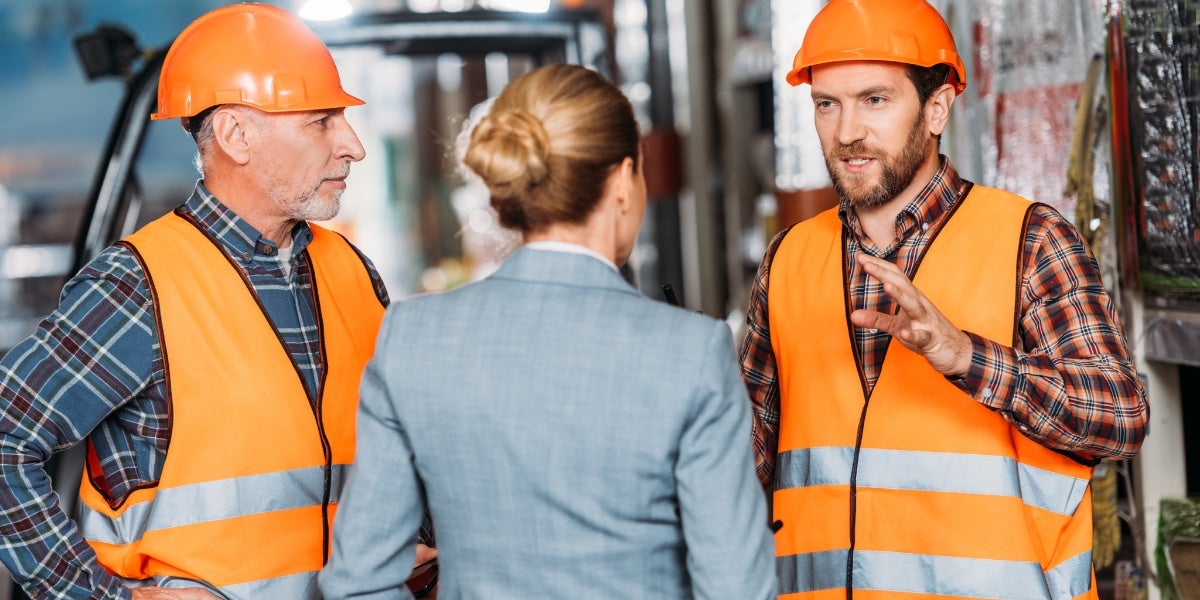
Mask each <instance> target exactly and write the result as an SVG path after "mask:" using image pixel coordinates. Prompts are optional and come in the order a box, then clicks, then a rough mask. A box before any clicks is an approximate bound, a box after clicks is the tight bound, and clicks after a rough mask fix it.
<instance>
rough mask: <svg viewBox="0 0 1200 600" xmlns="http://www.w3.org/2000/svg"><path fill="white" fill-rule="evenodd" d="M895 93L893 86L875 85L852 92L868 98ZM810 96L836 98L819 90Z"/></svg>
mask: <svg viewBox="0 0 1200 600" xmlns="http://www.w3.org/2000/svg"><path fill="white" fill-rule="evenodd" d="M895 93H896V88H895V86H890V85H876V86H872V87H869V88H867V89H865V90H859V91H858V92H856V93H855V94H854V97H856V98H870V97H871V96H884V95H892V94H895ZM812 98H813V100H836V98H834V97H833V96H831V95H829V94H825V93H821V92H814V93H813V95H812Z"/></svg>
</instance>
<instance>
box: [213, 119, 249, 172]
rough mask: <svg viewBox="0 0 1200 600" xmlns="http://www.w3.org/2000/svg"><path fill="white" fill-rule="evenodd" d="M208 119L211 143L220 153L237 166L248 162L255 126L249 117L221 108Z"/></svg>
mask: <svg viewBox="0 0 1200 600" xmlns="http://www.w3.org/2000/svg"><path fill="white" fill-rule="evenodd" d="M209 118H210V119H211V120H212V128H213V141H214V142H215V144H216V146H217V147H218V148H220V149H221V152H223V153H224V154H225V155H227V156H228V157H229V159H230V160H232V161H233V162H235V163H237V164H239V165H244V164H246V163H248V162H250V150H251V145H252V144H251V142H252V141H253V139H254V134H255V126H256V124H255V123H253V122H252V121H251V119H250V115H247V114H245V113H243V112H242V111H239V110H234V109H232V108H221V109H218V110H217V111H216V112H214V113H213V114H212V116H211V117H209Z"/></svg>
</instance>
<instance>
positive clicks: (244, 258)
mask: <svg viewBox="0 0 1200 600" xmlns="http://www.w3.org/2000/svg"><path fill="white" fill-rule="evenodd" d="M242 262H244V263H248V262H250V253H249V252H243V253H242Z"/></svg>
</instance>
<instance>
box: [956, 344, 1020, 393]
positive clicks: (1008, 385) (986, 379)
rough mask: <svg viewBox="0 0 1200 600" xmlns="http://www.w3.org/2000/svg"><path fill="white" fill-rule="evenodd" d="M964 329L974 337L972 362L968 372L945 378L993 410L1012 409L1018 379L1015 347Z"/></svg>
mask: <svg viewBox="0 0 1200 600" xmlns="http://www.w3.org/2000/svg"><path fill="white" fill-rule="evenodd" d="M964 333H966V334H967V337H969V338H971V366H970V368H969V369H967V372H966V374H964V375H961V376H955V377H947V378H946V379H947V380H948V381H950V383H952V384H954V385H955V386H956V387H958V389H960V390H962V391H964V392H966V393H967V395H969V396H971V397H972V398H974V399H975V400H976V401H977V402H979V403H980V404H982V405H984V406H986V407H988V408H991V409H992V410H997V411H1002V412H1007V411H1011V410H1012V408H1013V407H1012V406H1011V405H1012V402H1013V399H1014V397H1015V396H1016V394H1015V389H1014V386H1015V385H1016V382H1017V381H1019V369H1020V367H1019V366H1018V365H1019V361H1018V360H1017V356H1016V351H1015V350H1013V349H1012V348H1008V347H1006V346H1001V345H1000V344H997V343H996V342H993V341H992V340H989V339H987V338H985V337H982V336H980V335H977V334H974V333H971V332H969V331H967V332H964Z"/></svg>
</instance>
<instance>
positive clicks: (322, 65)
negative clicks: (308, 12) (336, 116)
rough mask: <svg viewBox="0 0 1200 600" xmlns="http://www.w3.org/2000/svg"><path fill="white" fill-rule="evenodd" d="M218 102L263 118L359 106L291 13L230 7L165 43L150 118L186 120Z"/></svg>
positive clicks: (257, 6)
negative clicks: (262, 114) (250, 110)
mask: <svg viewBox="0 0 1200 600" xmlns="http://www.w3.org/2000/svg"><path fill="white" fill-rule="evenodd" d="M218 104H246V105H249V106H253V107H255V108H258V109H261V110H264V111H267V112H284V111H295V110H320V109H326V108H340V107H345V106H357V105H359V104H363V101H362V100H359V99H358V98H355V97H354V96H351V95H350V94H347V93H346V92H345V90H343V89H342V83H341V79H340V77H338V71H337V66H336V65H335V64H334V62H333V56H332V55H330V53H329V49H328V48H326V47H325V44H324V43H323V42H322V41H321V39H320V38H318V37H317V34H315V33H313V31H312V30H311V29H309V28H308V26H307V25H305V24H304V22H303V21H301V20H300V19H299V18H298V17H296V16H295V15H293V14H292V13H290V12H288V11H286V10H284V9H282V8H278V7H275V6H270V5H267V4H254V3H245V4H231V5H229V6H224V7H222V8H218V9H216V10H213V11H211V12H208V13H206V14H204V15H203V16H201V17H200V18H198V19H196V20H195V21H192V23H191V24H190V25H188V26H187V28H185V29H184V30H183V31H182V32H181V33H180V34H179V37H177V38H175V42H174V43H172V44H171V48H170V50H168V51H167V56H166V58H165V59H164V60H163V66H162V74H161V75H160V76H159V79H158V112H156V113H154V114H152V115H150V118H151V119H172V118H175V117H191V116H195V115H196V114H197V113H199V112H201V111H203V110H204V109H206V108H209V107H212V106H216V105H218Z"/></svg>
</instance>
